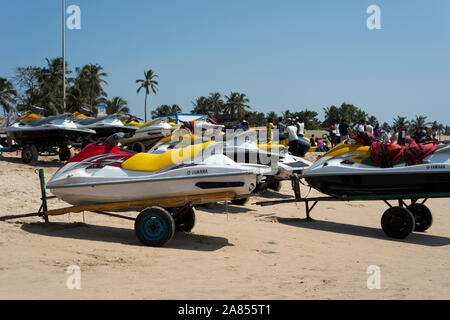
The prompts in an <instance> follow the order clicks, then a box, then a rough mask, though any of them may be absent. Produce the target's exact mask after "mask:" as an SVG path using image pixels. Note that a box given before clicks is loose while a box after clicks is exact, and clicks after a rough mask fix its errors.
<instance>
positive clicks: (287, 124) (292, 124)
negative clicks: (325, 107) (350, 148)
mask: <svg viewBox="0 0 450 320" xmlns="http://www.w3.org/2000/svg"><path fill="white" fill-rule="evenodd" d="M235 129H241V130H244V131H247V130H250V125H249V122H248V119H247V118H245V119H244V120H243V121H242V123H241V124H239V125H238V126H237V127H236V128H235ZM275 129H278V130H279V141H283V140H286V139H288V140H289V151H290V152H291V153H292V154H294V155H299V156H303V155H304V154H305V153H306V152H307V151H308V150H309V148H310V147H316V151H318V152H326V151H329V150H330V148H329V147H328V146H327V141H324V140H325V139H329V141H330V143H331V146H332V148H333V147H335V146H336V145H338V144H339V143H341V142H343V141H345V142H346V143H351V141H352V140H351V137H352V136H358V137H361V138H363V139H366V138H368V137H369V136H370V137H373V139H374V140H375V141H379V142H384V143H394V142H395V143H397V144H399V145H405V144H407V143H408V139H412V140H414V141H415V142H417V143H421V142H424V141H426V140H430V139H437V135H438V130H437V129H436V128H433V129H432V130H429V129H427V128H426V127H417V128H416V129H415V132H414V133H413V134H412V135H411V138H408V137H407V133H408V128H407V127H406V125H405V124H404V123H400V125H399V126H398V128H395V129H389V130H385V129H383V128H381V127H380V126H379V124H378V123H375V124H374V125H372V124H371V123H368V122H367V121H366V120H361V121H359V123H358V124H357V125H356V126H354V127H352V126H350V125H349V123H348V122H347V121H346V120H345V119H338V120H335V121H333V122H332V125H331V127H330V128H328V132H329V136H327V137H315V136H314V134H313V135H311V138H310V139H309V140H307V139H305V132H306V129H305V122H304V120H303V119H301V118H299V117H296V118H288V119H287V120H286V121H284V120H283V118H282V117H279V118H278V124H277V125H275V124H274V119H273V118H268V119H267V125H266V130H267V140H268V141H269V142H270V141H271V140H272V139H273V133H274V130H275ZM306 144H308V146H307V145H306ZM305 150H306V151H305Z"/></svg>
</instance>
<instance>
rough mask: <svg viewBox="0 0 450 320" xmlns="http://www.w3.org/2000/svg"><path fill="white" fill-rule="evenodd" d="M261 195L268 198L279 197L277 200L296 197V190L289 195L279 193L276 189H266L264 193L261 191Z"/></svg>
mask: <svg viewBox="0 0 450 320" xmlns="http://www.w3.org/2000/svg"><path fill="white" fill-rule="evenodd" d="M259 197H261V198H267V199H277V200H280V199H290V198H292V197H294V192H292V195H288V194H284V193H279V192H276V191H271V190H265V191H264V192H263V193H261V194H260V195H259Z"/></svg>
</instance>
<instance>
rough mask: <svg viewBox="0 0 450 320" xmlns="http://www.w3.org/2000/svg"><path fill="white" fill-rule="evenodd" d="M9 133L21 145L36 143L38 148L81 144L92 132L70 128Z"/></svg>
mask: <svg viewBox="0 0 450 320" xmlns="http://www.w3.org/2000/svg"><path fill="white" fill-rule="evenodd" d="M8 135H9V136H10V137H11V139H13V140H15V141H16V142H17V143H19V145H21V146H25V145H27V144H30V145H31V144H32V145H35V146H36V147H38V148H48V147H58V146H61V145H81V144H82V143H83V140H85V139H87V138H88V137H89V136H91V135H92V134H91V133H89V132H80V131H70V130H33V131H31V130H27V131H17V132H10V133H8Z"/></svg>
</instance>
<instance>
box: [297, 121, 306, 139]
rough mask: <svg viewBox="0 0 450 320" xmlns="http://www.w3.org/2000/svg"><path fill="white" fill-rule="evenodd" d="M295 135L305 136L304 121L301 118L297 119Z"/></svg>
mask: <svg viewBox="0 0 450 320" xmlns="http://www.w3.org/2000/svg"><path fill="white" fill-rule="evenodd" d="M297 136H299V137H300V138H303V137H304V136H305V122H304V121H303V119H298V120H297Z"/></svg>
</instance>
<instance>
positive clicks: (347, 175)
mask: <svg viewBox="0 0 450 320" xmlns="http://www.w3.org/2000/svg"><path fill="white" fill-rule="evenodd" d="M361 154H362V155H363V156H362V158H367V156H364V153H361V152H360V153H358V152H356V151H354V152H351V153H349V154H344V155H338V156H325V157H324V158H322V159H320V160H318V161H317V162H316V163H314V164H313V165H312V166H311V167H310V168H308V169H307V170H306V171H305V172H304V174H303V177H304V178H305V180H306V181H307V182H308V183H309V184H310V185H311V186H312V187H314V188H315V189H317V190H319V191H321V192H323V193H325V194H329V195H332V196H338V197H342V196H353V195H358V196H364V195H368V196H370V195H393V194H419V193H420V194H433V193H443V192H444V193H445V192H450V147H440V148H439V149H438V150H436V151H435V152H434V153H433V154H432V155H430V156H428V157H427V158H425V159H423V163H421V164H417V165H411V166H407V165H406V163H400V164H397V165H394V166H393V167H391V168H380V167H377V166H374V165H368V164H365V163H364V162H369V159H366V160H363V161H361V160H360V162H358V160H356V159H357V158H358V157H360V156H361Z"/></svg>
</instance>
